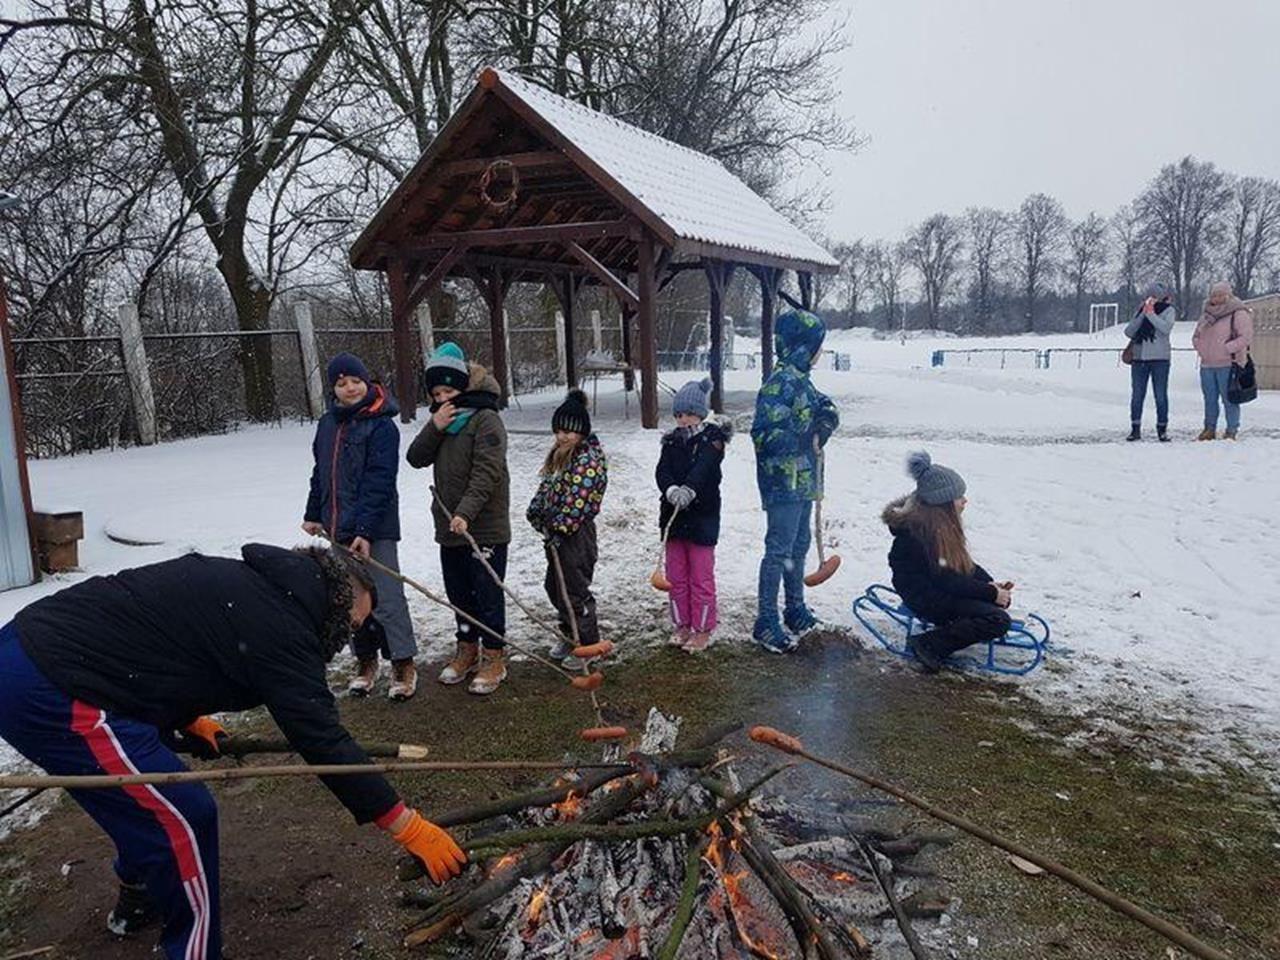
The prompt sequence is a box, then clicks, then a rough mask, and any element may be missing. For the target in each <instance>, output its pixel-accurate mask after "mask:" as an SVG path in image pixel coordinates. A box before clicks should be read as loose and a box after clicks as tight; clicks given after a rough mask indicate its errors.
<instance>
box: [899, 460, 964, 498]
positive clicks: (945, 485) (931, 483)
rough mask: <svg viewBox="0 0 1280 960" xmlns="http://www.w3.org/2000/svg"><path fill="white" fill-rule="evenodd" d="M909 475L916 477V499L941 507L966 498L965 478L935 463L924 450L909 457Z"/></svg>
mask: <svg viewBox="0 0 1280 960" xmlns="http://www.w3.org/2000/svg"><path fill="white" fill-rule="evenodd" d="M907 473H909V474H910V475H911V476H913V477H915V480H916V499H917V500H919V501H920V502H921V503H928V504H931V505H932V506H935V507H940V506H942V505H943V504H944V503H951V501H953V500H959V499H960V498H961V497H963V496H964V491H965V486H964V477H962V476H960V474H958V473H956V472H955V471H954V470H952V469H951V468H950V467H944V466H943V465H942V464H940V463H934V462H933V458H932V457H930V456H929V454H927V453H925V452H924V451H923V450H917V451H916V452H915V453H913V454H911V456H909V457H907Z"/></svg>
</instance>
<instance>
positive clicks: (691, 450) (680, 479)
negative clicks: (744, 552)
mask: <svg viewBox="0 0 1280 960" xmlns="http://www.w3.org/2000/svg"><path fill="white" fill-rule="evenodd" d="M732 436H733V425H732V424H731V423H730V422H729V421H728V420H709V421H707V422H706V423H704V424H703V427H702V429H701V430H699V431H698V432H697V433H695V434H694V435H693V436H692V437H689V436H687V434H686V432H685V431H684V430H682V429H681V428H679V427H677V428H676V429H674V430H671V431H670V432H668V433H666V434H664V435H663V437H662V453H661V455H659V457H658V467H657V469H656V470H655V471H654V478H655V479H656V480H657V481H658V495H659V496H660V497H661V500H660V501H659V503H660V505H659V507H658V526H659V529H663V530H665V529H666V526H667V521H668V520H669V519H670V518H671V511H672V510H674V509H675V508H674V507H672V506H671V504H670V503H668V502H667V497H666V492H667V488H668V487H672V486H676V487H679V486H685V487H691V488H692V489H693V492H694V493H696V494H697V495H698V496H697V498H696V499H695V500H694V501H693V503H692V504H690V505H689V506H688V507H687V508H686V509H684V510H681V511H680V516H678V517H676V521H675V523H673V524H672V525H671V538H672V539H673V540H689V541H691V542H692V543H697V544H701V545H702V546H706V547H714V546H715V545H716V542H717V541H718V540H719V539H720V479H721V473H720V463H721V461H723V460H724V448H725V444H727V443H728V442H729V439H730V437H732Z"/></svg>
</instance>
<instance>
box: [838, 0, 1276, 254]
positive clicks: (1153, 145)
mask: <svg viewBox="0 0 1280 960" xmlns="http://www.w3.org/2000/svg"><path fill="white" fill-rule="evenodd" d="M837 2H838V3H839V4H840V5H841V6H842V7H843V11H844V12H845V13H846V14H847V15H848V16H849V17H850V23H849V35H850V39H851V44H850V47H849V49H848V50H847V51H845V52H844V53H843V54H842V55H841V62H842V65H843V71H842V75H841V77H840V88H841V91H842V98H841V102H840V106H841V109H842V111H843V112H844V113H845V114H846V115H847V116H851V117H852V118H853V119H854V122H855V123H856V124H857V126H858V128H859V130H860V131H861V132H862V133H863V134H864V135H865V136H867V137H868V143H867V144H866V146H865V147H863V148H862V150H861V151H860V152H858V153H857V154H854V155H840V156H833V157H829V158H828V160H827V165H828V167H829V168H830V171H831V176H830V178H828V179H827V186H828V188H829V189H830V192H831V197H832V210H831V215H830V218H829V220H828V226H827V229H828V233H829V234H830V235H831V236H832V237H833V238H834V239H838V240H842V239H856V238H859V237H867V238H880V237H885V238H896V237H898V236H900V235H901V234H902V232H903V231H904V230H905V229H906V228H907V227H908V225H910V224H911V223H913V222H916V221H919V220H920V219H922V218H923V217H925V216H928V215H929V214H930V213H933V212H935V211H943V212H948V213H958V212H960V211H962V210H963V209H964V208H965V207H967V206H971V205H979V206H995V207H1001V208H1005V209H1010V208H1013V207H1015V206H1017V204H1019V203H1020V202H1021V201H1022V199H1023V198H1024V197H1026V196H1027V194H1029V193H1033V192H1036V191H1043V192H1045V193H1048V194H1051V195H1053V196H1056V197H1058V198H1059V199H1060V200H1061V201H1062V202H1063V203H1064V204H1065V205H1066V208H1067V212H1068V213H1069V214H1070V215H1071V216H1073V217H1079V216H1082V215H1084V214H1086V213H1088V212H1089V211H1090V210H1097V211H1098V212H1100V213H1102V214H1104V215H1109V214H1110V213H1112V212H1113V211H1114V210H1115V209H1116V207H1118V206H1119V205H1120V204H1122V203H1124V202H1126V201H1127V200H1130V199H1132V197H1133V196H1134V195H1135V194H1136V193H1137V192H1138V191H1139V190H1140V189H1141V187H1142V186H1143V184H1145V183H1146V181H1147V180H1149V179H1150V178H1151V177H1152V176H1153V175H1154V174H1155V173H1156V172H1157V170H1158V169H1159V168H1160V166H1162V165H1163V164H1165V163H1169V162H1171V161H1173V160H1176V159H1178V158H1180V157H1182V156H1184V155H1185V154H1188V153H1190V154H1193V155H1195V156H1196V157H1197V158H1199V159H1204V160H1212V161H1213V162H1214V163H1216V164H1217V165H1218V166H1220V167H1222V168H1224V169H1226V170H1229V171H1231V172H1233V173H1240V174H1258V175H1263V176H1268V177H1278V178H1280V0H837Z"/></svg>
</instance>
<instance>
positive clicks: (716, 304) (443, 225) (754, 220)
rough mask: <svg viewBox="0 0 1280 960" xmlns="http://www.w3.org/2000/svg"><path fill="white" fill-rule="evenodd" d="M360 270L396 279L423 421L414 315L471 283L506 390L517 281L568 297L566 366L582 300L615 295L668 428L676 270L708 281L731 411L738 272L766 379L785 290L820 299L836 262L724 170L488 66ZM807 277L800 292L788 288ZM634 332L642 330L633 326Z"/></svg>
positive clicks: (376, 227)
mask: <svg viewBox="0 0 1280 960" xmlns="http://www.w3.org/2000/svg"><path fill="white" fill-rule="evenodd" d="M351 263H352V265H353V266H355V267H356V268H357V269H362V270H381V271H385V272H386V274H387V282H388V288H389V290H390V294H391V306H392V326H393V328H394V331H395V357H396V370H395V376H396V387H397V392H398V393H399V394H400V396H401V397H402V398H406V402H404V403H403V404H402V416H404V417H405V419H412V418H413V416H414V409H413V403H412V402H410V401H409V400H408V399H407V398H411V397H414V396H416V395H417V373H418V369H419V367H420V363H419V362H418V359H417V357H416V355H415V350H416V344H417V342H418V339H417V337H416V335H415V334H414V331H413V324H412V316H413V311H414V310H415V308H416V307H417V305H418V304H419V303H421V302H422V301H423V299H424V298H425V297H426V296H427V295H428V294H429V293H430V292H431V290H432V289H433V288H434V287H436V286H437V285H438V284H440V283H441V282H442V281H443V280H444V279H445V278H446V277H461V278H468V279H470V280H471V281H472V282H474V283H475V284H476V286H477V288H478V289H479V291H480V293H481V295H482V296H483V298H484V300H485V303H486V304H487V305H488V308H489V318H490V335H491V342H492V366H493V368H494V370H493V373H494V376H495V377H496V378H497V381H498V383H499V384H503V385H504V389H505V384H506V383H507V382H508V378H507V366H508V362H509V361H508V358H507V356H506V342H507V338H506V330H505V326H504V325H505V315H504V312H503V301H504V298H505V296H506V293H507V291H508V289H509V288H510V286H511V285H512V284H513V283H529V282H532V283H545V284H548V285H550V286H551V288H552V289H553V290H554V291H555V293H556V296H557V298H558V299H559V301H560V305H561V312H562V315H563V318H564V326H565V331H564V332H565V337H564V341H565V344H566V351H567V356H566V368H567V375H568V380H569V382H570V383H575V382H576V381H577V362H576V358H575V357H574V355H573V342H574V338H573V328H574V324H575V322H576V321H577V317H576V315H575V307H574V304H575V300H576V297H577V294H578V292H579V291H580V290H581V289H582V286H583V285H584V284H596V285H600V286H603V287H605V288H606V289H608V290H609V291H610V292H611V293H613V295H614V296H615V297H616V298H617V300H618V302H619V304H620V306H621V310H622V316H623V325H622V328H623V353H624V360H625V361H626V362H627V363H628V364H630V365H633V366H635V367H636V368H638V369H639V370H640V374H641V378H640V409H641V419H642V422H643V423H644V425H645V426H646V427H656V426H657V425H658V382H657V354H656V349H657V341H656V335H655V322H654V307H655V300H656V298H657V295H658V293H659V291H661V290H662V288H663V287H664V286H666V285H667V284H668V283H669V282H670V281H671V280H672V278H674V277H675V276H676V275H677V274H678V273H680V272H682V271H687V270H699V271H701V272H703V273H704V274H705V276H706V278H707V282H708V284H709V286H710V293H711V296H710V324H709V326H710V331H709V332H710V356H711V377H712V381H713V383H714V389H713V392H712V405H713V407H714V409H716V410H717V411H719V410H721V409H722V404H723V391H722V387H721V380H722V377H721V374H722V367H723V356H722V346H721V345H722V343H723V323H724V311H723V293H724V289H725V286H726V284H727V283H728V282H729V280H730V278H731V277H732V276H733V273H734V271H735V270H737V269H739V268H742V269H744V270H748V271H750V272H751V273H752V274H753V275H754V276H755V277H756V278H757V279H758V281H759V283H760V288H761V293H762V300H763V306H762V312H761V327H762V333H763V336H762V344H763V346H762V352H763V354H764V363H763V367H764V374H765V375H766V376H767V375H768V372H769V370H770V369H771V367H772V356H771V354H772V343H773V317H774V309H775V304H776V301H777V298H778V297H782V298H784V299H786V300H788V301H789V302H791V303H792V304H793V305H795V306H798V307H808V306H810V305H811V300H812V289H813V283H812V277H813V274H814V273H816V272H831V271H834V270H835V269H836V268H837V263H836V261H835V260H834V259H833V258H832V257H831V256H830V255H829V254H828V253H827V252H826V251H825V250H823V249H822V248H821V247H820V246H818V244H816V243H814V242H813V241H812V240H810V239H809V238H808V237H807V236H805V235H804V234H803V233H802V232H800V231H799V230H798V229H796V227H795V226H794V225H792V224H791V223H790V222H789V221H787V219H786V218H785V217H783V216H782V215H781V214H780V213H778V212H777V211H776V210H774V209H773V208H772V207H771V206H770V205H769V204H768V203H766V202H765V201H764V200H763V199H762V198H761V197H760V196H758V195H757V194H756V193H754V192H753V191H752V190H751V189H750V188H749V187H748V186H747V185H746V184H744V183H743V182H742V181H741V180H739V179H738V178H737V177H735V176H734V175H733V174H731V173H730V172H729V171H728V170H727V169H725V167H724V166H723V165H722V164H720V163H719V162H718V161H716V160H714V159H712V158H711V157H708V156H706V155H705V154H701V153H697V152H696V151H693V150H689V149H688V148H685V147H681V146H679V145H678V144H675V143H672V142H671V141H668V140H664V139H662V138H661V137H658V136H655V135H653V134H650V133H647V132H645V131H643V130H640V129H639V128H637V127H633V126H631V125H629V124H626V123H623V122H622V121H620V120H617V119H615V118H613V117H609V116H607V115H605V114H602V113H599V112H597V111H594V110H591V109H589V108H587V107H584V106H582V105H581V104H578V103H575V102H573V101H571V100H566V99H565V98H563V97H559V96H556V95H555V94H553V93H550V92H549V91H547V90H545V89H543V88H541V87H538V86H535V85H534V84H532V83H530V82H528V81H526V80H523V79H521V78H520V77H517V76H514V75H512V74H508V73H504V72H500V71H498V70H495V69H493V68H486V69H485V70H483V71H482V72H481V74H480V77H479V80H478V82H477V84H476V87H475V89H474V90H472V92H471V93H470V95H468V97H467V99H466V100H465V102H464V103H463V104H462V106H461V107H459V109H458V110H457V112H456V113H455V114H454V115H453V116H452V117H451V118H450V120H449V122H448V123H447V124H445V126H444V128H443V129H442V130H441V131H440V133H439V134H438V135H437V137H436V139H435V140H434V141H433V142H432V143H431V145H430V147H428V148H427V151H426V152H425V153H424V154H423V155H422V157H421V158H420V159H419V160H418V162H417V164H415V165H414V167H413V169H412V170H411V171H410V172H409V174H408V175H407V176H406V177H405V179H404V180H403V181H402V182H401V183H400V184H399V185H398V186H397V187H396V189H395V191H394V192H393V193H392V194H391V196H390V198H389V199H388V200H387V201H386V203H384V204H383V206H382V207H381V209H379V210H378V212H377V213H376V214H375V215H374V217H373V219H372V220H371V221H370V222H369V224H368V225H367V226H366V227H365V229H364V231H363V232H362V233H361V234H360V236H359V238H358V239H357V240H356V242H355V244H354V245H353V246H352V248H351ZM787 270H794V271H796V273H797V275H798V288H799V292H800V299H799V301H796V300H795V299H793V298H791V297H790V296H789V295H787V294H786V293H784V292H783V291H782V290H781V289H780V285H781V282H782V278H783V275H784V273H785V272H786V271H787ZM633 323H634V325H635V330H634V332H633V329H632V325H633Z"/></svg>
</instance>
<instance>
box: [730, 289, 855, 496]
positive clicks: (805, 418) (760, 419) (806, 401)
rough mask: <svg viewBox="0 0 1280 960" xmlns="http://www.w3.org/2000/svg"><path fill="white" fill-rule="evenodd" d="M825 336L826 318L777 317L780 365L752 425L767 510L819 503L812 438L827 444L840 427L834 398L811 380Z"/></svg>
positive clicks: (809, 315)
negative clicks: (814, 360)
mask: <svg viewBox="0 0 1280 960" xmlns="http://www.w3.org/2000/svg"><path fill="white" fill-rule="evenodd" d="M825 335H826V328H825V327H823V325H822V320H821V319H819V318H818V317H817V316H815V315H814V314H812V313H809V312H807V311H805V310H792V311H791V312H789V313H784V314H783V315H782V316H780V317H778V319H777V326H776V331H775V333H774V349H775V352H776V354H777V366H775V367H774V369H773V372H772V373H771V374H769V378H768V379H767V380H765V382H764V385H763V386H762V387H761V388H760V392H759V393H758V394H757V395H756V414H755V419H754V420H753V422H752V424H751V440H752V442H753V443H754V444H755V448H756V484H757V486H758V487H759V488H760V499H761V500H762V501H763V503H764V505H765V506H766V507H771V506H773V505H775V504H779V503H797V502H803V501H805V500H815V499H817V496H818V484H819V482H820V480H819V477H818V469H817V454H816V453H815V452H814V449H813V443H814V439H815V438H816V439H817V441H818V443H819V444H820V445H822V444H825V443H826V442H827V438H828V437H830V436H831V434H832V433H834V432H835V429H836V427H837V426H838V425H839V423H840V415H839V414H838V413H837V412H836V407H835V404H834V403H832V402H831V398H830V397H827V396H825V395H823V394H821V393H819V392H818V389H817V388H816V387H815V386H814V385H813V382H812V380H811V379H810V377H809V372H810V369H811V367H812V365H813V358H814V355H815V354H817V352H818V350H819V349H820V348H821V347H822V340H823V338H824V337H825Z"/></svg>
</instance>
